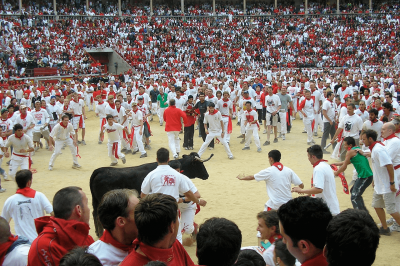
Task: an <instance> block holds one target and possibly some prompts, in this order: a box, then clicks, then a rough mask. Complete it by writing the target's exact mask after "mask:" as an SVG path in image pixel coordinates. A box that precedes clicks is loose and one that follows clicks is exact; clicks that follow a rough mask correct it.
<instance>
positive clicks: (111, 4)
mask: <svg viewBox="0 0 400 266" xmlns="http://www.w3.org/2000/svg"><path fill="white" fill-rule="evenodd" d="M18 3H19V2H18V1H4V4H3V5H2V4H1V3H0V14H19V4H18ZM56 7H57V14H58V15H89V16H94V15H100V16H117V15H118V0H111V1H107V5H104V4H103V3H102V1H93V0H91V1H89V8H87V7H86V1H84V0H59V1H57V6H56ZM22 9H23V13H24V14H25V15H54V7H53V1H31V0H29V1H23V7H22ZM215 9H216V10H215V13H216V14H218V15H244V12H243V2H237V3H232V2H231V3H229V4H228V3H223V4H218V3H217V4H216V8H215ZM336 9H337V6H336V1H335V2H334V3H333V4H331V5H329V4H321V3H317V2H313V1H309V4H308V13H310V14H330V13H336V11H337V10H336ZM398 9H399V3H398V1H385V2H381V3H374V1H373V6H372V11H373V12H383V13H389V12H393V13H395V12H397V10H398ZM121 12H122V14H123V15H137V16H149V15H150V13H151V10H150V6H149V2H146V3H139V4H138V3H135V4H134V5H132V4H130V3H129V1H121ZM304 12H305V7H304V5H300V6H299V7H295V5H294V1H287V0H284V1H278V6H277V8H275V6H274V3H273V2H272V3H254V2H251V1H249V3H247V4H246V13H247V15H274V14H284V15H289V14H304ZM340 12H342V13H368V12H371V10H369V5H368V4H364V3H362V1H354V2H352V3H345V2H343V3H341V4H340ZM212 14H213V9H212V3H204V4H199V3H198V2H191V1H188V2H186V1H185V6H184V14H183V13H182V11H181V6H180V2H179V4H175V5H172V6H171V5H167V4H160V2H157V1H154V2H153V15H155V16H173V15H174V16H179V15H186V16H189V15H190V16H209V15H212Z"/></svg>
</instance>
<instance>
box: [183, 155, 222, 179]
mask: <svg viewBox="0 0 400 266" xmlns="http://www.w3.org/2000/svg"><path fill="white" fill-rule="evenodd" d="M213 156H214V154H211V156H210V157H209V158H208V159H206V160H202V159H200V156H199V155H198V154H197V153H196V152H192V153H190V154H189V155H183V156H182V159H179V161H180V163H181V165H182V166H181V170H182V171H183V172H182V174H184V175H186V176H187V177H189V178H196V177H197V178H200V179H203V180H206V179H208V176H209V175H208V172H207V169H206V167H205V166H204V164H203V163H204V162H207V161H209V160H210V159H211V158H212V157H213Z"/></svg>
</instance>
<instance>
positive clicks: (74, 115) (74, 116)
mask: <svg viewBox="0 0 400 266" xmlns="http://www.w3.org/2000/svg"><path fill="white" fill-rule="evenodd" d="M78 116H82V115H74V117H78Z"/></svg>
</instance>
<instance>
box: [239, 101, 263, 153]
mask: <svg viewBox="0 0 400 266" xmlns="http://www.w3.org/2000/svg"><path fill="white" fill-rule="evenodd" d="M242 116H243V117H242V119H243V121H244V123H245V125H246V135H245V144H244V148H243V149H242V150H250V140H251V135H252V134H253V137H254V143H255V144H256V147H257V152H261V144H260V137H259V136H258V131H259V130H260V125H259V124H258V114H257V111H256V110H254V109H253V108H252V107H251V102H247V103H246V111H244V112H243V115H242Z"/></svg>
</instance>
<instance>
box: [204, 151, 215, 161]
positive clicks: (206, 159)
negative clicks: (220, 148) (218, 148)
mask: <svg viewBox="0 0 400 266" xmlns="http://www.w3.org/2000/svg"><path fill="white" fill-rule="evenodd" d="M213 156H214V153H212V154H211V156H210V158H208V159H206V160H204V161H203V163H205V162H207V161H209V160H210V159H211V158H212V157H213Z"/></svg>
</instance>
